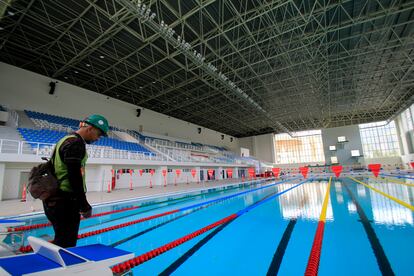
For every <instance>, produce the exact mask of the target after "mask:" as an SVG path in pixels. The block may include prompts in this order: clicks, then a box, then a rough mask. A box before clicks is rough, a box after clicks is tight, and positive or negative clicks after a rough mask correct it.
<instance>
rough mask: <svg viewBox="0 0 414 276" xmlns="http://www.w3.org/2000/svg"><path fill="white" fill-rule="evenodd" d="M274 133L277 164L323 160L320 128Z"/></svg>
mask: <svg viewBox="0 0 414 276" xmlns="http://www.w3.org/2000/svg"><path fill="white" fill-rule="evenodd" d="M292 135H293V137H291V136H290V135H289V134H286V133H283V134H276V135H275V151H276V163H277V164H293V163H309V162H322V163H324V162H325V156H324V153H323V143H322V135H321V131H320V130H309V131H301V132H294V133H292Z"/></svg>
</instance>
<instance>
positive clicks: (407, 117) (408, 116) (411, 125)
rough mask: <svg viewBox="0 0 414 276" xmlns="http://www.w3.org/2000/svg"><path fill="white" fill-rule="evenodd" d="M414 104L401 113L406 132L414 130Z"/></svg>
mask: <svg viewBox="0 0 414 276" xmlns="http://www.w3.org/2000/svg"><path fill="white" fill-rule="evenodd" d="M413 112H414V104H413V105H411V107H409V108H407V109H406V110H405V111H403V112H402V113H401V119H402V124H403V128H404V130H405V131H410V130H413V129H414V116H413V115H414V113H413Z"/></svg>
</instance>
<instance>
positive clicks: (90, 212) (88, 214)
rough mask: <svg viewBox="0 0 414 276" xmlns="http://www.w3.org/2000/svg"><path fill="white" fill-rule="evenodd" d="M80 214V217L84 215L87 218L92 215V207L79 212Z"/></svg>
mask: <svg viewBox="0 0 414 276" xmlns="http://www.w3.org/2000/svg"><path fill="white" fill-rule="evenodd" d="M80 214H81V215H82V217H84V218H89V217H90V216H92V208H91V209H89V210H88V211H86V212H80Z"/></svg>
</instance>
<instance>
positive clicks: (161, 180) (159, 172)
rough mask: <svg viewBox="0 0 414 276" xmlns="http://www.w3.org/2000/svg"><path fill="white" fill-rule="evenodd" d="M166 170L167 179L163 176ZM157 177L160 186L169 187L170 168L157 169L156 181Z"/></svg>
mask: <svg viewBox="0 0 414 276" xmlns="http://www.w3.org/2000/svg"><path fill="white" fill-rule="evenodd" d="M163 170H165V171H166V174H165V177H164V175H163V174H162V171H163ZM156 175H157V180H156V183H157V185H158V186H164V185H168V168H167V166H161V167H159V168H158V169H157V172H156V173H155V174H154V179H155V176H156Z"/></svg>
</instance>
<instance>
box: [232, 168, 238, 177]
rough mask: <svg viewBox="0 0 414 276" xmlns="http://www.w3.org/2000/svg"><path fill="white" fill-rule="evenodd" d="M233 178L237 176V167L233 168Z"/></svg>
mask: <svg viewBox="0 0 414 276" xmlns="http://www.w3.org/2000/svg"><path fill="white" fill-rule="evenodd" d="M233 178H239V168H233Z"/></svg>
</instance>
